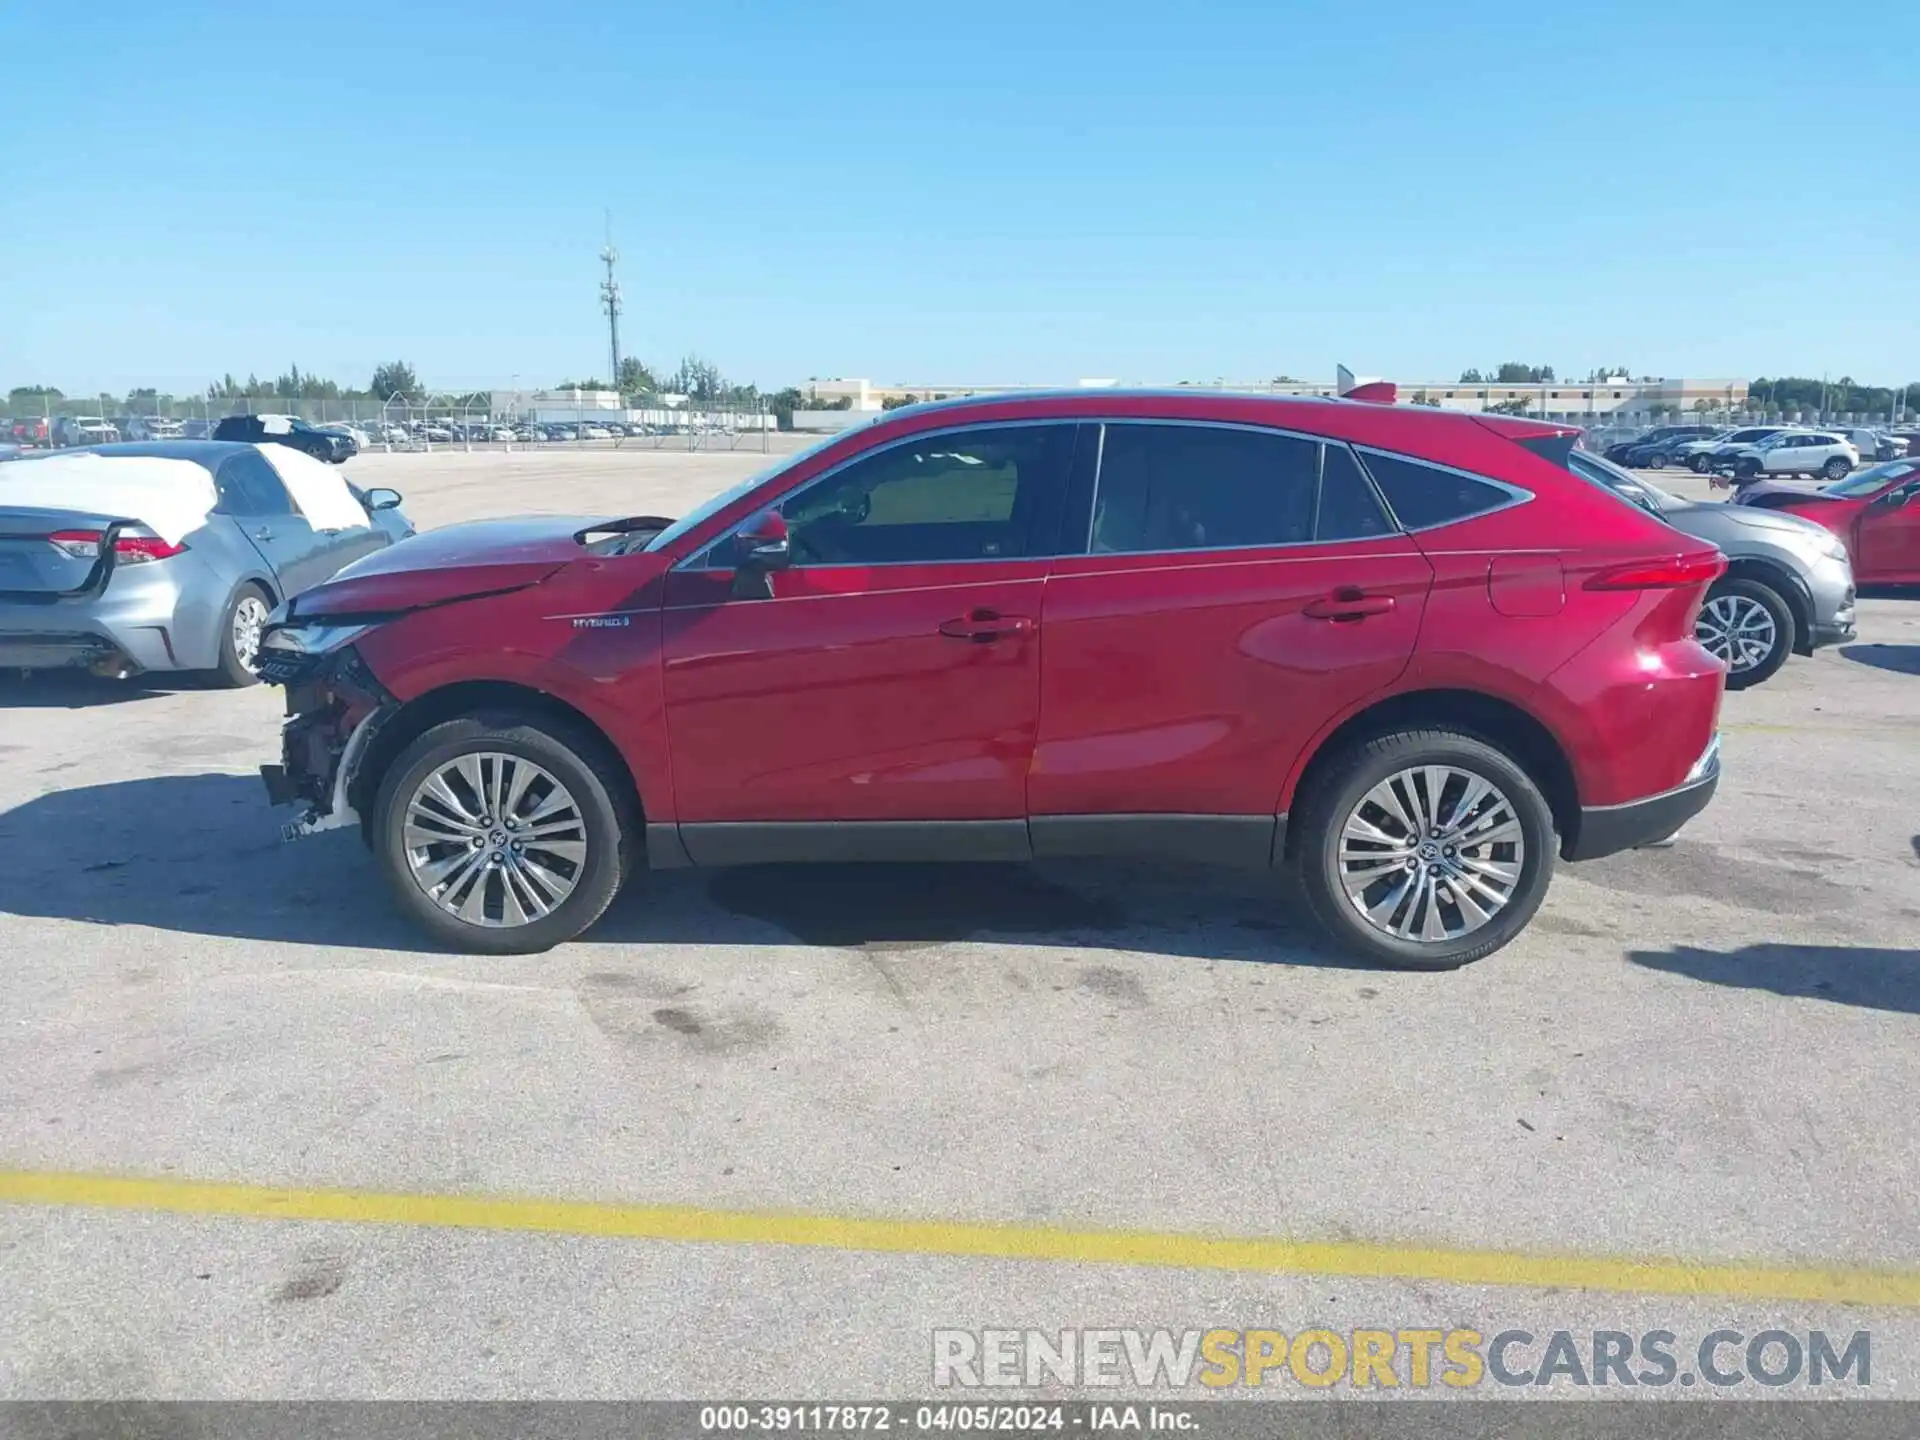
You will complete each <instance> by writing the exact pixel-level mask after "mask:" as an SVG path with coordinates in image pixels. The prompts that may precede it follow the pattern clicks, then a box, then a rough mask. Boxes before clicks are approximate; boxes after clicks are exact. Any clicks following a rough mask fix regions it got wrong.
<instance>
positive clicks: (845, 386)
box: [795, 376, 1747, 428]
mask: <svg viewBox="0 0 1920 1440" xmlns="http://www.w3.org/2000/svg"><path fill="white" fill-rule="evenodd" d="M1389 378H1391V377H1389ZM1116 383H1118V382H1116V381H1112V380H1082V381H1080V382H1079V385H1081V386H1105V385H1113V384H1116ZM1395 383H1396V384H1397V385H1398V387H1399V392H1400V403H1401V404H1403V405H1409V404H1416V405H1428V404H1431V405H1434V406H1437V407H1438V408H1439V409H1442V410H1464V411H1470V412H1482V411H1488V410H1493V409H1495V408H1500V409H1505V410H1508V411H1513V412H1520V413H1525V414H1527V415H1530V416H1532V417H1534V418H1536V419H1544V420H1558V421H1565V422H1570V423H1572V424H1576V425H1604V424H1621V423H1640V422H1645V421H1647V420H1650V419H1651V418H1652V417H1653V416H1655V415H1656V414H1659V415H1691V414H1694V413H1697V412H1704V413H1709V414H1712V413H1725V412H1728V411H1738V410H1743V409H1745V408H1746V403H1747V382H1746V381H1744V380H1711V379H1674V378H1671V377H1667V378H1661V379H1657V380H1629V379H1627V378H1626V377H1625V376H1614V377H1611V378H1609V379H1605V380H1598V381H1588V380H1579V381H1574V380H1548V381H1545V382H1543V383H1539V384H1521V385H1498V384H1493V383H1491V382H1486V381H1482V382H1479V383H1470V382H1467V381H1461V380H1445V381H1434V380H1399V381H1396V382H1395ZM799 388H800V392H801V394H802V395H803V396H804V397H805V399H804V400H803V402H802V404H801V405H800V406H799V407H798V409H799V410H800V411H801V412H804V413H806V414H807V415H808V417H809V418H811V417H813V416H815V415H819V416H822V417H824V416H834V415H836V412H835V411H834V410H832V409H829V408H828V407H831V406H835V405H837V404H838V403H839V402H841V401H845V402H846V406H845V409H847V410H852V411H854V412H855V416H853V417H849V416H847V415H846V414H845V413H844V411H841V412H839V413H838V414H837V416H836V419H835V420H834V422H832V423H831V425H826V424H823V425H821V426H820V427H819V428H840V427H841V426H845V425H847V424H850V423H852V420H853V419H855V418H858V416H859V415H860V414H862V413H871V412H873V411H876V410H880V409H883V408H885V405H886V402H888V401H892V402H893V403H895V404H901V403H903V402H912V401H922V400H944V399H952V398H958V397H960V396H963V395H982V394H991V393H994V392H997V391H1008V390H1038V389H1059V388H1062V387H1059V386H1052V385H1048V386H1038V385H879V384H876V383H874V382H873V381H871V380H848V379H833V380H809V381H808V382H807V383H806V384H805V385H802V386H800V387H799ZM1172 388H1192V389H1200V390H1248V391H1256V392H1259V393H1261V394H1266V395H1297V396H1331V395H1337V394H1338V393H1339V390H1338V388H1337V387H1336V386H1335V385H1332V384H1326V385H1316V384H1310V383H1308V382H1305V381H1294V380H1286V381H1274V382H1255V383H1253V384H1245V385H1241V384H1233V383H1230V382H1227V381H1224V380H1221V381H1208V382H1206V383H1204V384H1197V385H1192V386H1188V387H1178V386H1176V387H1172ZM799 421H800V416H799V415H796V416H795V424H796V426H799Z"/></svg>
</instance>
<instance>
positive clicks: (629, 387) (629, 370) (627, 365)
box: [614, 355, 660, 395]
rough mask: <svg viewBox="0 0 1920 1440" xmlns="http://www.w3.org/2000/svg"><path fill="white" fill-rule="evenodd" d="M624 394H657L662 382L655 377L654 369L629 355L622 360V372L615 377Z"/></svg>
mask: <svg viewBox="0 0 1920 1440" xmlns="http://www.w3.org/2000/svg"><path fill="white" fill-rule="evenodd" d="M614 378H615V380H616V381H617V382H618V385H619V390H620V393H621V394H622V395H657V394H659V393H660V382H659V380H657V379H656V378H654V373H653V371H652V370H650V369H648V368H647V366H646V364H645V363H644V362H643V361H641V360H639V359H636V358H635V357H634V356H632V355H629V356H627V357H626V358H625V359H624V360H622V361H621V362H620V373H619V374H618V375H617V376H615V377H614Z"/></svg>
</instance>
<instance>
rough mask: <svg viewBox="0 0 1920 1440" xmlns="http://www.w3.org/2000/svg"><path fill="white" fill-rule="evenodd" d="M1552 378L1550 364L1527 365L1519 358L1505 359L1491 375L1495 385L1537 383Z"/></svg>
mask: <svg viewBox="0 0 1920 1440" xmlns="http://www.w3.org/2000/svg"><path fill="white" fill-rule="evenodd" d="M1552 379H1553V367H1552V366H1551V365H1528V364H1526V363H1525V362H1524V361H1520V360H1508V361H1506V362H1505V363H1504V364H1502V365H1501V366H1500V368H1499V369H1498V370H1496V371H1495V372H1494V375H1493V383H1494V384H1496V385H1538V384H1540V383H1541V382H1542V381H1550V380H1552Z"/></svg>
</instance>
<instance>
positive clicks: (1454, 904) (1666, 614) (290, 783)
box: [261, 390, 1724, 969]
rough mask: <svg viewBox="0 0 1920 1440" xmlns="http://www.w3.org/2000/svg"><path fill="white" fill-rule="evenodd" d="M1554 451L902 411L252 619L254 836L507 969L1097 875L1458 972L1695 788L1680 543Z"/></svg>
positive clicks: (1703, 551)
mask: <svg viewBox="0 0 1920 1440" xmlns="http://www.w3.org/2000/svg"><path fill="white" fill-rule="evenodd" d="M1575 438H1576V437H1575V433H1574V432H1573V431H1571V430H1568V429H1565V428H1561V427H1555V426H1551V425H1543V424H1538V423H1534V422H1530V421H1523V420H1515V419H1504V418H1501V417H1497V416H1478V417H1470V416H1465V415H1454V414H1446V413H1442V412H1439V411H1435V410H1429V409H1422V408H1419V407H1397V406H1391V405H1386V406H1382V405H1373V404H1367V403H1361V402H1354V401H1315V400H1283V399H1274V398H1266V397H1256V396H1234V395H1225V394H1193V393H1176V394H1158V393H1129V392H1117V391H1111V390H1083V391H1075V392H1067V393H1056V394H1045V395H1021V396H994V397H982V398H976V399H969V400H963V401H958V402H947V403H940V404H934V405H924V406H917V407H913V408H910V409H903V410H897V411H894V412H892V413H891V414H890V415H889V416H888V417H887V418H886V419H884V420H882V421H880V422H878V423H875V424H870V425H867V426H864V427H862V428H859V429H857V430H855V431H852V432H850V433H845V434H842V435H839V436H837V437H835V438H833V439H831V440H829V441H827V442H824V443H823V444H821V445H818V446H816V447H815V448H813V449H811V450H808V451H806V452H804V453H802V454H799V455H796V456H794V457H792V458H791V459H789V460H787V461H786V462H785V463H783V464H781V465H779V466H778V467H776V468H775V469H774V470H772V471H770V472H769V473H767V474H765V475H763V476H761V477H759V478H757V479H754V480H751V481H749V482H747V483H746V484H744V485H742V486H740V487H739V488H737V489H735V490H732V491H729V492H728V493H726V494H724V495H721V496H719V497H717V498H716V499H714V500H712V501H709V502H708V503H707V504H706V505H703V506H702V507H700V508H699V509H698V510H696V511H695V512H694V513H692V514H690V515H687V516H684V517H683V518H681V519H679V520H676V521H671V522H669V521H667V520H664V519H659V518H651V517H648V518H633V519H624V520H614V521H607V520H602V519H593V518H590V517H584V516H582V517H575V518H566V517H557V518H556V517H540V518H530V519H517V520H491V521H482V522H478V523H475V524H467V525H456V526H452V527H449V528H447V529H444V530H437V531H432V532H429V533H427V534H424V535H421V536H419V537H418V538H416V539H413V540H409V541H407V542H406V543H404V544H401V545H397V546H394V547H392V548H391V549H388V550H384V551H382V552H380V553H379V554H377V555H373V556H369V557H367V558H366V559H364V560H361V561H359V562H358V563H356V564H354V565H352V566H349V567H348V568H347V569H346V570H344V571H342V572H341V574H340V576H339V577H338V578H337V579H335V580H333V581H332V582H330V583H328V584H324V585H320V586H317V587H315V588H313V589H311V590H308V591H307V592H305V593H304V594H302V595H300V596H299V597H298V598H297V599H296V600H294V601H293V602H292V603H291V605H290V606H289V607H288V608H287V609H286V610H285V611H284V612H283V613H281V614H280V615H278V616H276V617H275V621H274V623H273V625H272V626H271V628H270V630H269V633H268V635H267V637H266V639H265V640H264V642H263V648H262V650H261V659H262V664H261V673H262V675H263V676H264V677H265V678H267V679H270V680H276V681H278V682H280V683H282V684H285V685H286V686H287V687H288V703H287V709H288V713H289V715H290V717H291V718H290V719H289V720H288V722H287V724H286V730H285V737H284V751H285V753H284V764H283V765H278V766H269V767H267V768H266V772H265V778H266V780H267V787H268V791H269V793H270V795H271V796H272V797H273V799H274V800H275V802H276V803H304V804H305V806H306V807H307V809H306V813H305V818H304V819H303V820H302V821H300V822H298V824H296V825H295V826H293V827H290V829H293V830H296V831H297V830H303V829H305V830H310V829H319V828H327V827H329V826H332V825H337V824H341V823H346V822H349V821H351V820H354V819H356V818H357V819H358V821H359V823H360V825H361V828H362V832H363V834H364V835H365V837H366V839H367V841H368V843H369V844H370V845H371V847H372V848H373V850H374V852H375V854H376V855H377V856H378V857H379V861H380V864H381V866H382V867H383V868H384V870H385V871H386V873H387V877H388V879H389V881H390V882H391V884H392V887H393V890H394V893H395V894H396V895H397V896H398V897H399V902H400V905H401V907H402V908H403V909H405V910H407V911H408V912H409V913H411V914H412V915H413V916H414V918H416V919H417V920H418V921H420V922H421V923H422V924H423V925H424V926H425V927H426V928H427V929H428V930H430V931H431V932H432V933H433V934H435V935H436V936H438V937H440V938H441V939H442V940H444V941H447V942H449V943H451V944H453V945H457V946H461V947H464V948H467V949H471V950H479V951H487V952H493V953H511V952H523V951H532V950H540V949H544V948H546V947H548V946H551V945H554V944H557V943H559V942H560V941H563V940H567V939H569V938H571V937H573V936H575V935H578V934H579V933H580V932H581V931H582V930H584V929H586V928H587V926H589V925H591V924H592V923H593V922H594V920H595V919H597V918H598V917H599V915H600V914H601V912H602V911H604V910H605V909H606V908H607V906H608V904H609V903H610V902H611V901H612V900H613V897H614V895H615V893H616V892H617V891H618V890H619V888H620V886H621V882H622V881H624V880H625V879H626V877H627V875H628V873H629V872H630V871H631V870H632V869H633V868H634V867H636V866H640V865H645V866H650V867H652V868H655V869H662V868H672V867H679V866H687V865H700V866H708V865H740V864H747V863H757V862H769V861H803V860H839V861H866V860H917V861H931V860H952V861H1006V860H1026V859H1037V858H1043V857H1053V856H1070V855H1130V856H1147V857H1156V856H1157V857H1167V858H1178V859H1182V860H1202V861H1211V862H1218V863H1221V864H1238V865H1249V866H1257V867H1272V868H1275V869H1284V870H1287V871H1290V872H1292V873H1293V874H1294V875H1295V876H1297V877H1298V880H1299V882H1300V886H1301V889H1302V891H1303V892H1304V894H1305V897H1306V899H1307V901H1308V902H1309V904H1310V905H1311V908H1312V910H1313V912H1314V914H1315V915H1316V916H1317V917H1318V918H1319V920H1320V921H1321V923H1322V924H1323V925H1324V926H1325V927H1326V928H1327V929H1328V930H1329V931H1330V932H1332V934H1333V935H1334V936H1335V937H1336V938H1337V939H1339V940H1340V941H1342V942H1343V943H1345V944H1346V945H1347V946H1349V947H1351V948H1353V949H1355V950H1357V951H1359V952H1361V953H1362V954H1364V955H1366V956H1368V957H1371V958H1372V959H1374V960H1377V961H1380V962H1383V963H1386V964H1389V965H1397V966H1407V967H1413V968H1422V969H1443V968H1448V967H1451V966H1456V965H1460V964H1463V963H1465V962H1466V961H1469V960H1474V959H1478V958H1479V957H1480V956H1483V955H1486V954H1489V953H1490V952H1492V951H1494V950H1496V949H1498V948H1499V947H1500V946H1502V945H1504V944H1505V943H1506V942H1507V941H1509V940H1511V939H1512V938H1513V937H1514V936H1515V935H1516V934H1517V933H1519V931H1520V930H1521V929H1522V928H1524V927H1525V925H1526V924H1527V921H1528V919H1529V918H1530V917H1531V916H1532V915H1533V912H1534V910H1535V909H1536V908H1537V907H1538V906H1539V904H1540V901H1541V898H1542V896H1543V895H1544V894H1545V893H1546V889H1547V883H1548V880H1549V878H1550V875H1551V872H1552V869H1553V863H1554V857H1555V855H1556V854H1557V855H1559V856H1560V857H1561V858H1564V859H1567V860H1580V859H1586V858H1588V857H1591V856H1596V855H1604V854H1607V853H1610V852H1612V851H1615V850H1619V849H1622V848H1625V847H1628V846H1632V845H1636V844H1643V843H1647V842H1649V841H1654V840H1658V839H1660V838H1662V837H1665V836H1667V835H1669V834H1671V833H1672V832H1673V831H1675V830H1676V829H1678V828H1679V827H1680V826H1681V825H1682V824H1683V823H1684V822H1685V821H1686V820H1687V819H1688V818H1689V817H1691V816H1692V815H1694V814H1695V813H1697V812H1698V811H1699V810H1700V809H1701V808H1702V807H1703V806H1704V805H1706V803H1707V802H1708V800H1709V799H1710V798H1711V797H1712V794H1713V789H1714V786H1715V784H1716V783H1717V780H1718V774H1719V761H1718V744H1717V737H1716V724H1717V719H1718V715H1719V709H1720V695H1721V681H1722V670H1721V666H1720V664H1719V662H1717V661H1716V660H1714V659H1713V658H1712V657H1711V656H1710V655H1709V654H1708V653H1707V652H1706V651H1705V650H1704V649H1702V648H1701V647H1700V646H1699V645H1698V644H1697V643H1696V642H1695V640H1694V638H1693V635H1694V617H1695V614H1696V612H1697V611H1698V610H1699V608H1700V603H1701V598H1702V596H1703V595H1704V593H1705V591H1706V588H1707V586H1708V585H1709V584H1710V583H1711V582H1712V581H1713V580H1714V579H1715V577H1717V576H1718V575H1719V574H1720V573H1721V571H1722V569H1723V568H1724V561H1723V560H1722V558H1721V556H1720V554H1719V552H1718V551H1717V550H1715V549H1713V548H1712V547H1711V546H1708V545H1704V544H1702V543H1701V542H1699V541H1697V540H1694V539H1691V538H1690V537H1688V536H1686V535H1683V534H1681V533H1680V532H1678V531H1676V530H1674V529H1672V528H1670V527H1668V526H1666V525H1663V524H1661V523H1660V522H1659V521H1658V520H1656V519H1654V518H1653V517H1651V516H1649V515H1647V514H1646V513H1644V512H1643V511H1641V510H1639V509H1637V508H1636V507H1634V506H1632V505H1630V504H1628V503H1626V502H1625V501H1623V500H1621V499H1620V498H1619V497H1617V496H1615V495H1613V494H1612V493H1610V492H1609V491H1607V490H1605V489H1604V488H1602V487H1599V486H1596V485H1592V484H1589V483H1587V482H1586V481H1585V480H1583V479H1581V478H1579V477H1578V476H1577V475H1575V474H1573V473H1572V472H1571V471H1569V470H1568V469H1567V467H1566V464H1565V461H1566V457H1567V455H1568V453H1569V452H1570V451H1571V450H1572V448H1573V445H1574V441H1575Z"/></svg>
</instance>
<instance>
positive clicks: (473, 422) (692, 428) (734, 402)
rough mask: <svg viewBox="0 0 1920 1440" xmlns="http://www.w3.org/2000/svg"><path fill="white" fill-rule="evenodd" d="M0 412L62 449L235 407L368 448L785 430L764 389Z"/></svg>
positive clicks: (92, 404) (161, 434)
mask: <svg viewBox="0 0 1920 1440" xmlns="http://www.w3.org/2000/svg"><path fill="white" fill-rule="evenodd" d="M7 409H8V410H10V411H11V412H12V413H10V414H8V413H4V412H0V440H12V441H14V442H16V443H20V444H26V445H32V446H52V447H55V448H59V447H63V446H72V445H97V444H102V443H107V442H111V441H114V440H171V439H189V440H194V439H207V438H210V437H211V436H212V435H213V434H214V431H215V429H216V427H218V425H219V423H220V421H221V420H223V419H225V418H226V417H227V416H229V415H291V416H294V417H295V418H297V419H300V420H304V421H306V422H307V423H308V424H311V425H315V426H325V427H329V428H333V429H340V430H345V431H347V432H349V433H350V434H352V436H353V438H354V440H355V441H356V442H357V443H358V444H359V446H360V448H361V449H363V450H425V451H431V450H435V449H445V448H449V447H452V448H455V449H462V450H474V449H481V448H487V447H491V448H495V449H506V448H529V447H535V446H547V445H573V446H590V447H597V448H601V449H618V448H621V447H628V448H638V447H649V448H652V449H655V450H665V449H677V450H747V449H753V450H760V451H766V450H768V449H769V448H770V436H771V434H772V432H773V431H774V430H775V429H777V428H778V426H777V423H776V418H775V415H774V413H773V410H772V408H771V406H770V405H769V404H768V402H767V401H766V399H765V398H764V397H761V396H748V397H735V398H730V399H724V400H703V399H699V398H696V397H691V396H672V397H667V396H657V395H651V396H650V395H630V396H623V397H621V399H620V403H618V404H616V403H613V402H612V400H611V399H610V398H609V399H606V400H605V401H603V402H602V403H593V402H592V401H591V400H586V399H577V398H562V397H552V396H547V395H543V394H540V393H538V392H530V391H518V390H514V391H498V392H480V391H469V392H464V393H460V394H454V393H425V394H419V395H401V394H396V395H391V396H388V397H387V398H386V399H385V400H381V399H378V398H376V397H374V396H368V395H357V396H343V397H338V398H320V399H303V398H294V397H283V396H274V395H255V396H245V395H243V396H232V397H207V396H183V397H174V396H166V395H142V394H139V393H136V394H135V395H133V396H129V397H123V398H119V399H116V398H115V397H113V396H111V395H99V396H93V397H86V396H78V397H76V396H71V395H68V396H60V397H57V398H56V397H51V396H36V397H32V398H31V399H27V398H26V397H15V398H14V400H13V402H12V403H11V404H10V405H9V406H7Z"/></svg>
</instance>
